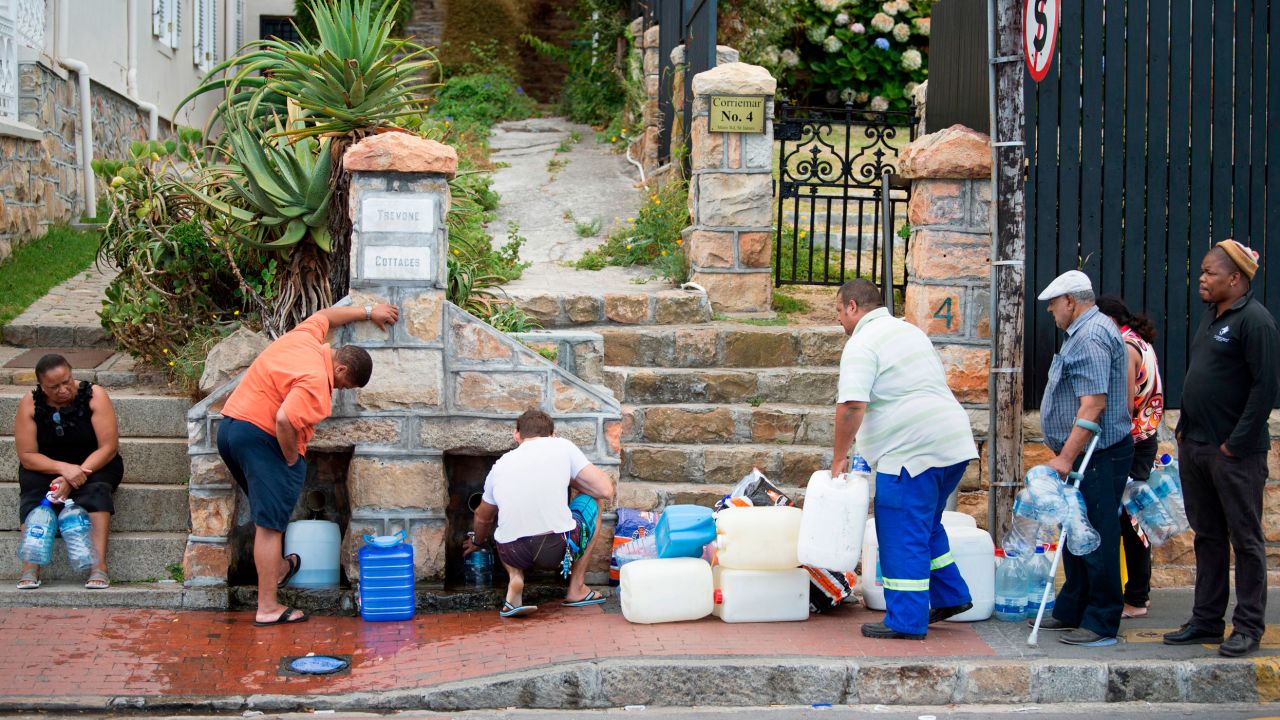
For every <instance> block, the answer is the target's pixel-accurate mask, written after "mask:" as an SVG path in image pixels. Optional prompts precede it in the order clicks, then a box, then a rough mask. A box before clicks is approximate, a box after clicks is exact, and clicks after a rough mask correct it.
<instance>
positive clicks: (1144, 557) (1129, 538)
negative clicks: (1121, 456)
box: [1120, 435, 1160, 607]
mask: <svg viewBox="0 0 1280 720" xmlns="http://www.w3.org/2000/svg"><path fill="white" fill-rule="evenodd" d="M1159 448H1160V441H1159V440H1157V439H1156V436H1155V435H1152V436H1151V437H1149V438H1147V439H1146V440H1139V441H1138V442H1135V443H1134V444H1133V464H1132V465H1130V467H1129V477H1131V478H1133V479H1134V480H1147V479H1149V478H1150V477H1151V465H1152V463H1154V462H1155V460H1156V451H1157V450H1158V449H1159ZM1130 520H1131V519H1130V517H1129V514H1128V513H1125V514H1123V515H1121V516H1120V542H1122V543H1124V567H1125V570H1126V571H1127V572H1128V574H1129V581H1128V582H1126V583H1125V585H1124V601H1125V603H1126V604H1127V605H1132V606H1133V607H1146V605H1147V601H1148V600H1150V599H1151V548H1149V547H1147V546H1146V545H1144V544H1143V543H1142V538H1140V537H1138V531H1137V530H1134V529H1133V523H1132V522H1131V521H1130Z"/></svg>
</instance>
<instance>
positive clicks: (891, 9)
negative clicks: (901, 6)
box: [880, 2, 898, 15]
mask: <svg viewBox="0 0 1280 720" xmlns="http://www.w3.org/2000/svg"><path fill="white" fill-rule="evenodd" d="M880 9H881V10H884V11H885V12H887V13H889V14H890V15H897V14H898V3H896V2H887V3H885V4H883V5H881V6H880Z"/></svg>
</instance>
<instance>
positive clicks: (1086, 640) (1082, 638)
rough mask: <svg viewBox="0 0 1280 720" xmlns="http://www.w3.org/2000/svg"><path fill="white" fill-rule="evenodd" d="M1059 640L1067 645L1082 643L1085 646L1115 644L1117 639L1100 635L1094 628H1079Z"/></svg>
mask: <svg viewBox="0 0 1280 720" xmlns="http://www.w3.org/2000/svg"><path fill="white" fill-rule="evenodd" d="M1058 642H1060V643H1066V644H1067V645H1082V646H1084V647H1105V646H1107V645H1115V644H1116V639H1115V638H1114V637H1107V636H1106V635H1099V634H1098V633H1096V632H1094V631H1092V630H1087V629H1085V628H1078V629H1076V630H1072V631H1071V632H1069V633H1066V634H1065V635H1063V636H1062V637H1060V638H1058Z"/></svg>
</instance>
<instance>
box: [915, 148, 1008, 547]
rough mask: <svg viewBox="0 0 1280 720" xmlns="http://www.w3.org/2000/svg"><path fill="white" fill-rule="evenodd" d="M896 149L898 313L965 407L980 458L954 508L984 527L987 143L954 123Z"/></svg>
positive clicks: (987, 364) (988, 285)
mask: <svg viewBox="0 0 1280 720" xmlns="http://www.w3.org/2000/svg"><path fill="white" fill-rule="evenodd" d="M898 157H899V165H900V168H901V169H900V173H901V175H903V176H904V177H906V178H909V179H910V180H911V181H912V182H911V202H910V203H909V204H908V206H907V219H908V221H909V222H910V223H911V243H910V245H909V246H908V249H907V292H906V298H905V300H906V302H905V305H906V315H905V317H906V320H907V321H908V322H910V323H912V324H913V325H916V326H917V327H919V328H920V329H922V330H924V331H925V333H927V334H928V335H929V337H930V339H931V340H933V344H934V347H936V348H937V349H938V354H939V355H941V356H942V362H943V365H944V366H945V367H946V370H947V384H948V385H949V386H950V387H951V391H952V392H953V393H955V396H956V399H957V400H959V401H960V402H961V403H962V404H963V405H964V406H965V407H966V408H967V409H968V411H969V417H970V421H971V423H972V425H973V431H974V439H975V440H977V441H978V447H979V450H980V453H981V454H982V459H981V460H980V461H979V462H977V463H971V464H970V465H969V468H968V470H967V472H965V476H964V479H963V480H962V481H961V483H960V495H959V498H958V502H957V509H958V510H960V511H961V512H965V513H968V514H969V515H972V516H973V517H975V518H976V519H977V520H978V525H979V526H983V527H986V525H987V523H986V515H987V499H986V494H985V492H983V491H984V490H985V489H986V482H985V478H986V473H985V472H983V471H982V468H983V467H985V466H986V462H987V458H986V453H985V446H986V444H987V443H986V436H987V433H988V427H989V425H990V422H989V419H988V410H987V405H986V402H987V379H988V372H989V370H988V369H989V368H990V364H991V349H990V346H991V325H990V320H989V317H988V306H989V304H990V299H991V212H990V207H991V144H990V140H989V138H988V137H987V136H986V135H984V134H982V133H979V132H977V131H975V130H970V129H969V128H966V127H963V126H961V125H953V126H951V127H950V128H947V129H945V130H942V131H940V132H936V133H933V134H930V135H925V136H923V137H920V138H917V139H916V140H915V141H914V142H912V143H911V144H909V145H907V146H906V147H905V148H903V149H902V151H901V153H900V154H899V156H898ZM997 541H998V538H997Z"/></svg>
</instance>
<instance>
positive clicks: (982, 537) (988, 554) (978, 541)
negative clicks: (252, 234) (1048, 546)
mask: <svg viewBox="0 0 1280 720" xmlns="http://www.w3.org/2000/svg"><path fill="white" fill-rule="evenodd" d="M955 515H963V513H955ZM965 517H968V516H965ZM946 520H947V517H946V516H945V515H944V516H943V521H944V522H943V525H942V527H943V529H945V530H946V531H947V542H948V543H949V544H950V545H951V557H952V558H953V559H954V560H955V563H956V568H957V569H958V570H959V571H960V577H962V578H964V582H965V584H966V585H968V586H969V594H970V595H971V596H972V597H973V607H972V608H970V609H969V610H966V611H965V612H963V613H960V614H959V615H956V616H954V617H952V618H950V619H949V620H950V621H951V622H975V621H978V620H985V619H987V618H989V617H991V612H992V610H993V609H994V608H995V599H996V567H995V543H993V542H992V541H991V535H989V534H988V533H987V531H985V530H980V529H978V528H977V527H969V526H968V525H967V523H963V521H960V520H959V518H957V519H956V521H957V522H956V524H952V525H949V524H947V523H946V522H945V521H946ZM862 573H863V574H862V582H860V583H859V585H861V586H862V602H863V604H864V605H866V606H867V608H869V609H871V610H884V609H885V601H884V584H883V578H882V575H881V573H880V543H879V542H878V540H877V538H876V522H875V518H872V519H870V520H868V521H867V531H866V535H865V536H864V537H863V541H862Z"/></svg>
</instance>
